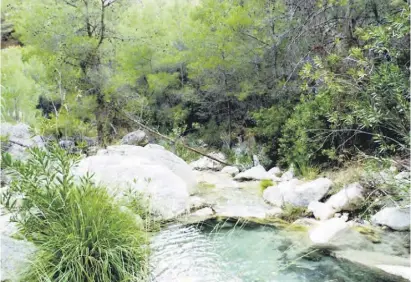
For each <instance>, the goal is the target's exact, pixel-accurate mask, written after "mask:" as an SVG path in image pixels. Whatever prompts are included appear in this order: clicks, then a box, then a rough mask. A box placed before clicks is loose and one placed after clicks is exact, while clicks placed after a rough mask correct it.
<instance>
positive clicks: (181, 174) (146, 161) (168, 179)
mask: <svg viewBox="0 0 411 282" xmlns="http://www.w3.org/2000/svg"><path fill="white" fill-rule="evenodd" d="M86 173H93V174H94V180H95V181H96V182H97V183H99V184H101V185H104V186H105V187H107V189H108V191H109V192H111V193H112V194H114V195H116V196H125V195H129V194H130V193H134V192H136V193H142V194H144V195H146V196H147V197H148V198H149V199H150V202H151V205H150V207H151V209H152V212H153V213H154V214H156V215H158V216H159V217H161V218H165V219H169V218H172V217H175V216H177V215H179V214H181V213H183V212H185V211H186V210H187V209H188V208H189V205H190V204H189V202H190V201H189V196H190V194H192V193H194V192H195V189H196V186H197V182H196V178H195V175H194V173H193V172H192V170H191V168H190V167H189V166H188V165H187V164H186V163H185V162H184V161H183V160H182V159H180V158H179V157H177V156H176V155H174V154H173V153H171V152H169V151H167V150H164V149H157V148H150V147H148V148H143V147H138V146H131V145H119V146H110V147H108V148H107V149H105V150H100V151H98V153H97V155H95V156H91V157H87V158H85V159H83V160H81V161H80V163H79V164H78V166H77V167H76V168H75V169H74V174H75V175H77V176H82V175H85V174H86Z"/></svg>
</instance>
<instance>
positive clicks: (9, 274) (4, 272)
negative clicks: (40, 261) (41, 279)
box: [1, 236, 37, 281]
mask: <svg viewBox="0 0 411 282" xmlns="http://www.w3.org/2000/svg"><path fill="white" fill-rule="evenodd" d="M36 250H37V248H36V246H35V245H34V244H33V243H30V242H28V241H24V240H16V239H13V238H10V237H8V236H2V237H1V281H21V279H20V277H19V276H20V275H21V274H22V273H23V272H24V271H26V270H27V267H28V266H29V265H30V261H33V259H34V253H35V252H36Z"/></svg>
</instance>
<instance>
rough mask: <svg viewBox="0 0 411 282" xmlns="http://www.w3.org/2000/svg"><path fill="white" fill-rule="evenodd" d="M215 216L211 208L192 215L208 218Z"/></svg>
mask: <svg viewBox="0 0 411 282" xmlns="http://www.w3.org/2000/svg"><path fill="white" fill-rule="evenodd" d="M213 214H214V211H213V210H212V209H211V208H208V207H207V208H203V209H201V210H198V211H196V212H194V213H193V214H192V215H194V216H198V217H208V216H212V215H213Z"/></svg>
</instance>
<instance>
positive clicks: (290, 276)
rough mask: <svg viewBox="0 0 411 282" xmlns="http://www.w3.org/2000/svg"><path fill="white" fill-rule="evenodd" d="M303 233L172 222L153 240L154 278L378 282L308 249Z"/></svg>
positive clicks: (356, 267) (376, 278)
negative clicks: (175, 223) (304, 255)
mask: <svg viewBox="0 0 411 282" xmlns="http://www.w3.org/2000/svg"><path fill="white" fill-rule="evenodd" d="M302 234H303V233H299V232H294V233H284V232H282V231H279V230H277V229H274V228H272V227H265V226H253V227H244V226H238V225H237V226H236V225H233V224H230V225H227V224H226V226H225V227H224V226H223V227H222V226H221V225H219V226H218V227H217V226H216V225H215V223H212V224H209V225H206V224H203V225H201V226H188V227H183V226H178V225H175V226H171V227H170V228H168V229H166V230H163V231H161V232H160V233H159V234H158V235H157V236H156V237H155V238H153V242H152V258H151V264H152V273H153V279H152V280H153V281H182V282H183V281H184V282H185V281H187V282H188V281H190V282H194V281H196V282H197V281H207V282H208V281H211V282H213V281H215V282H217V281H218V282H219V281H221V282H229V281H230V282H231V281H244V282H257V281H289V282H297V281H302V282H305V281H307V282H314V281H315V282H322V281H328V282H331V281H333V282H356V281H362V282H366V281H369V282H380V281H381V282H383V281H387V280H384V279H382V278H381V277H378V276H375V275H374V274H372V273H369V272H367V271H366V270H363V269H361V268H359V267H358V266H355V265H352V264H350V263H344V262H340V261H338V260H336V259H334V258H332V257H331V256H328V255H324V254H317V253H312V254H311V255H310V256H308V257H303V258H301V255H302V254H304V253H307V248H306V246H304V240H302V238H303V237H302V236H301V235H302Z"/></svg>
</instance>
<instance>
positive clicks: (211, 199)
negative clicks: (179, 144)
mask: <svg viewBox="0 0 411 282" xmlns="http://www.w3.org/2000/svg"><path fill="white" fill-rule="evenodd" d="M4 128H6V129H7V131H6V132H7V136H8V138H9V143H8V144H4V145H5V146H4V147H3V144H2V148H3V149H4V150H6V151H7V152H9V153H10V154H11V155H12V156H13V157H15V158H19V159H24V156H25V150H26V148H27V147H32V146H41V147H45V143H44V142H37V141H38V140H43V139H42V138H41V137H34V138H33V137H32V134H30V132H29V128H28V127H26V126H23V125H21V124H20V125H15V126H9V127H4ZM2 129H3V126H2ZM4 132H5V131H3V132H2V134H4ZM133 136H134V137H135V138H137V139H139V140H144V138H142V136H141V133H139V134H134V135H133V134H131V135H129V137H128V138H125V139H124V140H126V143H127V144H122V145H114V146H109V147H108V148H106V149H101V150H98V151H97V152H96V154H95V155H91V156H84V158H83V159H82V160H81V161H80V163H79V164H78V165H77V166H76V167H75V168H74V169H73V171H72V172H73V174H74V175H75V176H83V175H86V174H87V173H91V174H93V175H94V180H95V182H96V183H98V184H100V185H102V186H104V187H107V189H108V190H109V192H110V193H111V194H112V195H114V196H115V197H116V198H117V199H119V201H122V202H128V201H131V200H132V199H133V197H144V198H145V199H147V201H148V202H149V205H148V206H149V209H150V213H151V215H152V217H153V218H154V219H155V220H157V221H160V222H168V223H179V224H183V225H193V224H202V223H203V222H207V221H213V222H214V223H213V224H217V225H218V226H220V227H221V226H224V227H225V228H236V226H238V225H239V224H241V225H250V224H258V225H270V226H274V227H276V228H279V229H281V230H282V232H284V236H286V237H287V238H292V242H291V243H290V246H289V248H288V255H289V256H294V257H295V258H296V259H297V258H300V257H305V256H308V255H310V254H312V253H313V250H326V251H327V252H329V253H331V255H333V256H334V257H336V258H339V259H344V260H349V261H351V262H353V263H357V264H361V265H362V266H364V267H367V268H370V269H371V270H372V271H376V272H379V273H382V274H381V275H388V276H389V277H398V278H399V279H400V278H401V279H404V278H406V279H409V277H410V276H411V268H410V267H409V265H407V264H406V263H405V261H406V260H409V257H410V252H409V240H410V234H409V230H410V211H409V205H406V204H404V205H400V204H398V203H397V202H396V201H392V202H388V203H385V204H384V205H383V207H382V208H381V209H380V210H378V211H377V212H375V213H374V214H371V215H370V216H369V217H365V216H363V215H364V214H366V212H367V209H366V208H365V209H364V206H365V204H364V203H367V200H368V199H369V198H370V197H372V196H373V194H371V195H370V191H369V190H370V188H369V187H368V186H367V185H368V184H367V183H370V182H373V183H375V182H381V176H383V177H382V178H383V181H392V183H393V185H398V186H401V185H404V184H408V185H409V181H410V179H409V173H408V172H407V171H401V172H398V171H395V170H394V169H392V170H391V171H381V172H379V173H377V174H373V175H365V174H364V177H363V178H362V179H361V181H360V182H358V181H353V182H350V180H349V179H347V185H344V186H343V187H340V188H338V187H335V184H334V180H333V179H331V178H328V177H325V176H319V177H318V178H316V179H312V180H304V179H299V178H297V177H296V176H295V175H294V171H293V170H292V169H289V170H287V171H285V172H282V171H281V169H280V168H278V167H274V168H271V169H270V170H268V171H267V170H266V169H265V168H264V167H262V166H261V165H257V166H254V167H252V168H250V169H248V170H245V171H242V172H240V170H239V169H238V168H237V167H223V166H222V165H221V164H219V163H218V162H216V161H213V160H211V159H208V158H207V157H203V158H200V159H199V160H198V161H196V162H194V163H191V164H190V165H189V164H187V163H186V162H185V161H184V160H182V159H181V158H179V157H178V156H176V155H174V154H173V153H171V152H169V151H167V150H166V149H164V148H163V147H162V146H159V145H153V144H148V145H144V147H143V146H136V145H129V144H137V143H138V142H137V143H133V141H132V140H131V139H133V138H134V137H133ZM215 157H216V158H224V156H223V155H221V154H215ZM9 181H10V179H9V178H7V177H6V174H4V171H2V191H3V192H4V191H5V190H7V185H8V182H9ZM262 181H264V182H265V183H269V185H268V186H267V185H264V186H263V187H262ZM336 188H338V189H336ZM375 199H378V198H375ZM364 210H365V211H364ZM2 214H3V215H2V217H1V234H2V276H3V278H2V279H11V280H14V279H15V274H16V273H18V270H19V269H22V268H23V267H24V266H25V265H27V264H26V262H27V261H28V260H30V257H31V256H32V254H33V252H35V246H34V245H32V244H31V243H30V242H27V241H23V240H19V235H18V231H17V228H16V226H15V224H14V223H13V222H10V216H9V215H8V214H7V213H6V211H5V210H2ZM366 257H372V259H369V260H368V259H365V258H366ZM392 275H393V276H392ZM390 279H391V278H390ZM387 281H388V280H387Z"/></svg>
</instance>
